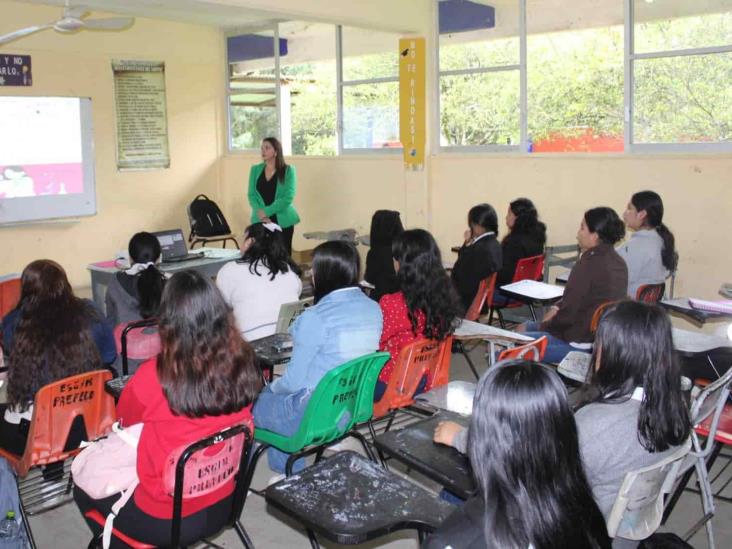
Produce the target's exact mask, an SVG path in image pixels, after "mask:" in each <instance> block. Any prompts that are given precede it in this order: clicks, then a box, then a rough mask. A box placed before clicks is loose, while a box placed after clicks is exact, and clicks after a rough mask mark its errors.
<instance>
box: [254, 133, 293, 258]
mask: <svg viewBox="0 0 732 549" xmlns="http://www.w3.org/2000/svg"><path fill="white" fill-rule="evenodd" d="M261 151H262V162H261V163H259V164H255V165H254V166H252V169H251V170H249V192H248V197H249V206H250V207H251V208H252V223H257V222H262V223H268V222H272V223H277V224H278V225H279V226H280V227H282V235H283V240H284V242H285V246H286V247H287V253H288V254H290V253H292V235H293V233H294V231H295V225H296V224H297V223H299V222H300V216H299V215H297V211H296V210H295V208H294V206H293V205H292V201H293V200H294V199H295V186H296V179H297V176H296V174H295V168H294V167H293V166H288V165H287V164H286V163H285V157H284V156H283V154H282V144H281V143H280V142H279V140H277V138H275V137H266V138H264V139H263V140H262V147H261Z"/></svg>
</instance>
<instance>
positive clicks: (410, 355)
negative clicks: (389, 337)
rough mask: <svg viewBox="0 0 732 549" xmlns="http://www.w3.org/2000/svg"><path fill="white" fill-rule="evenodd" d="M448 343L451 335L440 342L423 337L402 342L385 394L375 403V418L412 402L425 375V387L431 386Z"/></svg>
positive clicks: (442, 375) (450, 342)
mask: <svg viewBox="0 0 732 549" xmlns="http://www.w3.org/2000/svg"><path fill="white" fill-rule="evenodd" d="M448 340H449V341H448ZM448 344H450V345H451V344H452V341H451V338H448V339H445V340H443V341H435V340H434V339H424V338H422V339H418V340H417V341H414V342H412V343H410V344H409V345H405V346H404V347H403V348H402V350H401V351H400V352H399V356H398V357H397V358H396V360H395V364H394V369H393V370H392V373H391V378H389V383H388V384H387V385H386V390H385V391H384V395H383V396H382V397H381V400H379V401H378V402H376V403H374V417H375V418H378V417H382V416H384V415H386V414H388V413H389V412H390V411H391V410H396V409H398V408H403V407H404V406H409V405H410V404H413V403H414V400H413V399H412V397H413V396H414V392H415V391H416V390H417V387H418V386H419V382H420V380H421V379H422V376H424V375H425V374H426V375H427V378H428V381H427V387H426V389H430V387H431V382H432V380H433V379H434V378H433V376H434V374H435V373H436V372H440V369H441V367H442V364H443V355H444V353H445V350H446V349H449V347H448V346H447V345H448ZM442 377H444V374H441V378H442ZM443 385H444V383H443Z"/></svg>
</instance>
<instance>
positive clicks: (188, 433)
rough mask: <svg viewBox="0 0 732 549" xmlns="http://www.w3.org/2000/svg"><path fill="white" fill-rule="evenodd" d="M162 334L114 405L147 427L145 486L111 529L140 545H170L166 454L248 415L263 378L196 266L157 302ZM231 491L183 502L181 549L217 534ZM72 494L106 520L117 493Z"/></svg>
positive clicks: (141, 448)
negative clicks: (95, 496) (158, 348)
mask: <svg viewBox="0 0 732 549" xmlns="http://www.w3.org/2000/svg"><path fill="white" fill-rule="evenodd" d="M160 337H161V341H162V352H161V353H160V355H159V356H158V357H156V358H153V359H150V360H148V361H146V362H145V363H144V364H142V366H140V368H139V369H138V370H137V372H136V373H135V375H134V376H133V377H132V378H131V379H130V381H129V383H128V384H127V386H126V387H125V388H124V390H123V391H122V395H121V397H120V400H119V404H118V405H117V415H118V418H119V420H120V421H121V422H122V423H123V425H134V424H136V423H144V425H145V427H144V429H143V430H142V435H141V437H140V441H139V445H138V447H137V475H138V477H139V480H140V484H139V485H138V486H137V488H136V489H135V491H134V494H133V497H132V498H130V500H129V501H128V502H127V503H126V504H125V506H124V507H122V510H121V511H120V512H119V514H118V515H117V517H116V518H115V520H114V528H115V529H116V530H119V531H120V532H122V533H123V534H126V535H128V536H131V537H132V538H134V539H136V540H138V541H140V542H144V543H148V544H152V545H155V546H156V547H167V546H168V544H169V543H170V530H171V518H172V514H173V498H172V497H171V495H170V494H169V493H168V492H167V490H166V489H165V487H164V483H163V482H164V481H163V474H164V470H165V468H166V462H167V460H168V457H169V456H170V455H171V454H172V453H173V452H174V451H175V450H177V449H179V448H181V447H184V446H187V445H189V444H192V443H193V442H195V441H197V440H200V439H202V438H204V437H206V436H209V435H211V434H213V433H215V432H217V431H220V430H221V429H224V428H226V427H230V426H232V425H237V424H241V423H243V422H246V421H248V420H251V403H252V401H253V400H254V399H255V398H256V396H257V392H258V391H259V388H260V387H261V381H260V379H261V378H260V374H259V372H258V370H257V367H256V365H255V363H254V352H253V351H252V349H251V348H250V347H249V345H247V343H246V342H245V341H244V340H243V339H242V338H241V336H240V335H239V331H238V330H237V328H236V324H235V323H234V317H233V315H232V314H231V312H230V310H229V308H228V306H227V305H226V303H225V302H224V300H223V299H222V298H221V294H220V293H219V292H218V290H216V287H215V286H214V285H213V283H212V282H211V281H210V280H208V278H206V277H205V276H203V275H201V274H199V273H196V272H195V271H183V272H180V273H176V274H175V275H174V276H173V277H172V278H171V279H170V280H169V281H168V283H167V285H166V288H165V290H164V292H163V297H162V302H161V304H160ZM202 342H206V345H202V344H201V343H202ZM233 489H234V479H233V478H232V479H230V481H229V482H227V483H225V484H224V485H222V486H221V487H220V488H218V489H217V490H214V491H213V492H211V493H209V494H206V495H203V496H200V497H197V498H192V499H184V500H183V509H182V516H183V521H182V524H181V532H182V533H181V545H182V546H185V545H189V544H190V543H191V542H192V541H193V540H197V539H200V538H201V537H205V536H208V535H211V534H213V533H215V532H216V530H217V529H218V528H219V527H220V525H221V524H222V516H226V515H225V513H227V512H228V508H229V506H230V505H231V498H232V497H233ZM74 499H75V500H76V503H77V505H78V507H79V510H80V511H81V513H82V515H83V514H84V513H86V512H87V511H89V510H91V509H97V510H98V511H99V512H100V513H101V514H102V515H103V516H105V517H106V516H107V515H108V514H109V512H110V510H111V506H112V505H113V504H114V503H115V502H116V501H117V500H118V499H119V494H115V495H113V496H110V497H108V498H104V499H98V500H95V499H92V498H91V497H89V495H87V494H86V493H85V492H84V491H83V490H81V489H80V488H78V487H75V488H74ZM87 524H88V525H89V528H90V529H91V530H92V532H93V533H94V535H98V534H99V533H100V532H101V527H100V526H99V525H97V523H96V522H94V521H92V520H90V519H87ZM125 547H126V546H125Z"/></svg>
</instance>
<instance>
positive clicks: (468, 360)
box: [387, 341, 480, 430]
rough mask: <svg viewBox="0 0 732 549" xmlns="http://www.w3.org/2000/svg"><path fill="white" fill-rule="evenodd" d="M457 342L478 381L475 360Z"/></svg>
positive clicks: (459, 342) (463, 346)
mask: <svg viewBox="0 0 732 549" xmlns="http://www.w3.org/2000/svg"><path fill="white" fill-rule="evenodd" d="M457 344H458V350H459V351H460V353H462V355H463V356H464V357H465V360H466V361H467V362H468V366H470V369H471V370H472V371H473V375H474V376H475V379H476V381H477V380H478V379H480V376H479V375H478V370H476V369H475V364H473V361H472V360H471V359H470V355H468V353H467V351H466V350H465V345H463V342H462V341H458V342H457ZM387 430H388V429H387Z"/></svg>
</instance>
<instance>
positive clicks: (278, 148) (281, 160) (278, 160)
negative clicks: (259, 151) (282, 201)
mask: <svg viewBox="0 0 732 549" xmlns="http://www.w3.org/2000/svg"><path fill="white" fill-rule="evenodd" d="M262 141H266V142H267V143H269V144H270V145H272V148H273V149H274V150H275V173H276V174H277V181H278V182H279V183H284V182H285V174H286V173H287V164H286V163H285V155H284V154H283V153H282V143H280V140H279V139H277V138H276V137H265V138H264V139H262Z"/></svg>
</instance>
